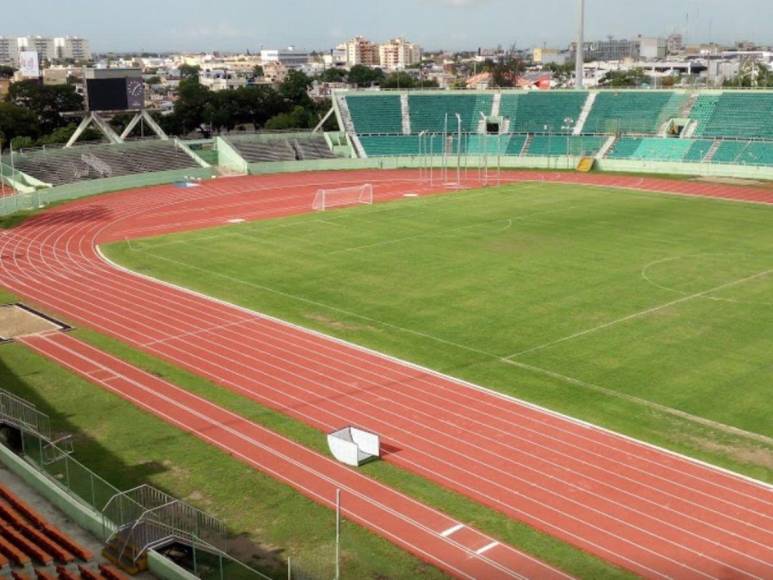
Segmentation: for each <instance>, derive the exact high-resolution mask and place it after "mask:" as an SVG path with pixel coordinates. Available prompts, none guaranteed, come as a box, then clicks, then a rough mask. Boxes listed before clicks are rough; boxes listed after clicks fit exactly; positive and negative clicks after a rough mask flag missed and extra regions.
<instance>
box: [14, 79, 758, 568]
mask: <svg viewBox="0 0 773 580" xmlns="http://www.w3.org/2000/svg"><path fill="white" fill-rule="evenodd" d="M772 113H773V92H767V91H763V90H759V91H743V90H566V91H561V90H553V91H517V90H489V91H472V90H464V91H367V90H365V91H356V90H344V91H338V92H336V94H335V95H334V98H333V109H332V110H331V112H330V116H331V117H332V116H334V117H335V119H336V121H337V124H338V130H334V131H324V130H317V131H314V132H285V133H270V132H262V133H254V134H239V135H236V134H234V135H224V136H217V137H214V138H211V139H197V140H180V139H168V138H162V139H152V140H139V141H132V142H119V143H114V144H90V145H74V146H71V147H65V148H48V149H40V150H34V149H31V150H22V151H15V152H14V154H13V157H10V156H8V155H5V156H4V157H3V159H2V180H3V182H4V195H3V197H2V200H0V204H1V205H0V213H2V215H3V216H4V217H3V220H4V224H5V225H6V227H7V228H8V229H4V230H3V231H2V233H0V246H1V248H0V285H2V287H3V288H4V289H5V290H4V293H3V294H2V295H1V296H0V297H2V298H3V303H4V304H6V305H7V306H5V307H4V308H3V310H4V311H5V313H4V314H7V315H6V316H4V317H0V336H1V337H2V339H3V341H4V344H1V345H0V352H1V353H2V355H3V356H2V362H0V366H2V369H0V371H2V376H3V380H4V381H5V386H6V387H7V388H6V389H4V390H3V391H2V393H0V420H2V423H3V425H4V429H5V431H4V432H5V433H6V440H7V441H8V442H9V443H8V444H7V445H5V446H0V453H2V454H3V463H4V464H6V465H7V466H12V467H9V469H12V471H14V472H15V473H17V474H18V475H19V476H20V477H22V478H23V479H24V481H25V482H27V483H28V484H29V485H30V486H31V487H33V488H34V489H36V490H37V491H38V493H40V494H42V495H43V496H45V497H46V498H47V499H49V500H50V501H52V502H53V503H55V505H57V506H58V507H59V508H60V509H62V510H63V511H64V512H65V513H66V514H67V515H68V517H69V518H70V519H71V520H73V521H75V522H77V524H78V525H79V526H80V527H82V528H83V529H85V530H88V531H89V532H91V533H92V534H93V535H94V536H96V537H97V538H98V539H99V541H100V542H101V545H100V547H98V550H102V551H103V553H104V554H105V557H107V558H108V560H110V561H111V562H112V563H113V565H114V566H115V567H120V568H122V569H123V572H118V570H117V569H115V568H110V569H111V570H114V571H113V572H110V573H111V574H115V576H114V577H120V576H119V575H120V574H122V573H124V572H125V573H146V572H145V571H146V570H150V571H151V572H152V573H153V574H154V575H156V576H159V577H164V578H167V577H168V578H184V577H190V574H194V575H195V576H198V577H203V578H242V577H244V578H247V577H250V578H252V577H262V578H265V577H271V578H279V577H292V578H296V577H297V578H304V577H305V578H323V577H335V578H338V577H351V578H365V577H381V578H407V577H430V578H434V577H447V576H451V577H459V578H486V579H488V578H559V577H560V578H568V577H577V578H591V577H593V578H615V577H621V578H622V577H632V576H641V577H647V578H656V577H657V578H667V577H668V578H698V577H703V578H769V577H771V576H773V548H771V546H773V524H772V522H773V494H772V493H771V485H770V484H771V481H773V462H772V461H771V457H773V432H771V422H770V413H771V404H770V386H769V369H770V359H769V350H770V349H769V329H770V323H771V322H773V320H772V319H771V316H772V315H771V304H773V301H772V299H771V289H773V286H771V280H770V274H771V272H773V270H772V269H771V268H773V266H771V261H770V252H769V250H770V247H771V243H773V228H771V227H770V226H771V224H773V213H771V212H772V211H773V210H772V209H771V207H770V204H771V203H773V186H771V182H770V180H772V179H773V114H772ZM0 495H3V492H2V490H0ZM9 502H10V500H8V501H6V500H2V501H0V515H2V516H3V518H6V519H7V518H8V517H14V516H13V514H14V513H17V515H18V512H23V507H18V506H17V508H16V509H15V510H14V508H12V507H10V508H6V507H4V506H7V505H11V506H12V505H13V504H12V503H9ZM22 503H23V502H22ZM9 510H10V511H9ZM22 519H23V518H22ZM6 525H7V524H5V523H0V563H2V565H3V569H2V570H0V572H3V573H6V572H7V573H11V571H13V573H14V574H16V573H17V571H18V570H22V569H24V567H25V566H26V567H27V568H29V567H30V566H32V565H33V564H34V562H33V564H30V563H29V561H28V560H29V559H28V560H23V559H21V556H20V555H19V554H18V553H17V552H19V548H18V546H17V548H15V549H14V550H15V551H14V550H11V549H9V548H6V547H5V546H6V544H10V545H11V547H13V541H11V540H9V539H8V538H9V537H10V536H6V535H5V534H4V533H3V530H5V529H6V528H5V527H4V526H6ZM43 529H46V528H45V527H44V528H43ZM52 533H53V532H52ZM30 534H31V536H34V535H35V534H32V533H30ZM43 535H45V534H43ZM36 537H37V536H36ZM45 541H46V539H45V537H44V538H41V539H40V542H44V543H43V545H44V546H45V545H46V544H45ZM47 541H49V542H51V539H50V536H49V539H48V540H47ZM25 545H26V544H25ZM39 549H40V550H42V551H43V552H45V549H44V548H43V549H41V548H39ZM70 551H71V552H72V553H73V554H75V551H76V550H75V548H74V547H71V550H70ZM93 551H94V550H92V552H93ZM80 554H81V555H80V556H79V555H78V554H75V555H74V556H73V557H72V559H73V560H74V561H82V562H86V564H85V565H88V562H89V561H90V560H91V558H89V557H88V556H89V554H86V553H84V552H80ZM41 557H42V556H41ZM56 559H57V558H56V556H54V557H53V559H52V560H51V561H53V560H56ZM33 560H34V558H33ZM25 562H26V563H25ZM63 562H64V561H63ZM64 563H65V564H67V562H64ZM38 564H45V562H44V561H43V560H40V562H38ZM48 564H51V562H48ZM35 565H37V564H35ZM71 568H72V566H71ZM105 569H106V570H107V569H108V568H107V567H106V568H105ZM186 570H187V571H186ZM19 573H20V574H21V572H19ZM83 574H85V573H83ZM185 574H188V575H189V576H185ZM60 577H61V576H60ZM83 577H87V576H86V575H83ZM104 577H107V576H104Z"/></svg>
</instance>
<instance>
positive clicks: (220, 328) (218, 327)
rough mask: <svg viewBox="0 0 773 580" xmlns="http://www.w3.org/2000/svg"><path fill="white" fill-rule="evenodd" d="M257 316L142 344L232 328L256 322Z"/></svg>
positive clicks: (157, 342)
mask: <svg viewBox="0 0 773 580" xmlns="http://www.w3.org/2000/svg"><path fill="white" fill-rule="evenodd" d="M255 321H256V319H255V318H248V319H245V320H234V321H233V322H227V323H224V324H219V325H217V326H210V327H208V328H202V329H201V330H192V331H190V332H183V333H182V334H175V335H171V336H167V337H165V338H159V339H158V340H151V341H150V342H146V343H144V344H143V345H142V346H145V347H147V346H153V345H154V344H161V343H164V342H169V341H172V340H180V339H184V338H188V337H192V336H199V335H200V334H207V333H208V332H213V331H215V330H223V329H225V328H231V327H232V326H241V325H242V324H249V323H250V322H255Z"/></svg>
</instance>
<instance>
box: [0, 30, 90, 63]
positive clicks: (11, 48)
mask: <svg viewBox="0 0 773 580" xmlns="http://www.w3.org/2000/svg"><path fill="white" fill-rule="evenodd" d="M23 51H35V52H37V53H38V58H39V59H40V60H41V61H43V60H48V61H52V60H65V59H72V60H75V61H79V62H85V61H88V60H90V59H91V49H90V48H89V41H88V40H86V39H85V38H79V37H77V36H62V37H48V36H11V37H0V64H5V65H10V66H14V67H18V66H19V53H20V52H23Z"/></svg>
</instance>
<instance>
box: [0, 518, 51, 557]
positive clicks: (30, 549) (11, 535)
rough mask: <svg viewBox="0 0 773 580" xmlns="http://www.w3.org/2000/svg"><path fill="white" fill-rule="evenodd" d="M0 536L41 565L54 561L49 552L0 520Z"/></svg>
mask: <svg viewBox="0 0 773 580" xmlns="http://www.w3.org/2000/svg"><path fill="white" fill-rule="evenodd" d="M0 536H3V537H4V538H5V539H6V540H8V541H9V542H10V543H11V544H13V545H14V546H16V547H17V548H19V550H21V551H22V552H24V553H25V554H27V555H28V556H29V557H30V558H32V559H33V560H35V561H36V562H38V563H39V564H42V565H43V566H50V565H51V564H53V563H54V558H53V557H52V556H51V554H49V553H48V552H46V551H45V550H43V549H42V548H41V547H40V546H37V545H35V544H33V543H32V542H30V541H29V540H28V539H27V538H25V537H24V536H22V535H21V534H20V533H19V532H18V531H17V530H14V529H13V528H12V527H11V526H9V525H8V524H6V523H4V522H0Z"/></svg>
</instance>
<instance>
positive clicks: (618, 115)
mask: <svg viewBox="0 0 773 580" xmlns="http://www.w3.org/2000/svg"><path fill="white" fill-rule="evenodd" d="M686 99H687V95H686V94H681V93H675V92H669V91H602V92H600V93H599V94H598V96H597V97H596V101H595V102H594V103H593V108H592V109H591V112H590V115H588V119H587V120H586V121H585V126H584V127H583V132H585V133H653V134H654V133H657V132H658V131H659V130H660V127H661V125H663V123H665V122H666V121H667V120H668V119H671V118H673V117H677V116H678V115H679V112H680V110H681V108H682V105H683V104H684V102H685V100H686Z"/></svg>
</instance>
